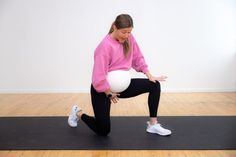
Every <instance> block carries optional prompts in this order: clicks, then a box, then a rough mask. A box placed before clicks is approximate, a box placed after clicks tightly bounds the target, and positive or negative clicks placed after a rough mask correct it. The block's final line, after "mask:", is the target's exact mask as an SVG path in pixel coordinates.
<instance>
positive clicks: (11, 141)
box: [0, 116, 236, 150]
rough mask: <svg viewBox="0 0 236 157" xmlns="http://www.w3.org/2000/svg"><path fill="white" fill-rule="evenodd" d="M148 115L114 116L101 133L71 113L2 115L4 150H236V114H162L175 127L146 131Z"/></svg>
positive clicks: (163, 120)
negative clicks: (72, 122) (73, 121)
mask: <svg viewBox="0 0 236 157" xmlns="http://www.w3.org/2000/svg"><path fill="white" fill-rule="evenodd" d="M147 120H148V117H112V118H111V123H112V128H111V133H110V134H109V135H108V136H107V137H101V136H97V135H96V134H95V133H93V132H92V131H91V130H90V129H89V128H88V127H87V126H86V125H85V124H84V122H83V121H80V122H79V125H78V127H77V128H70V127H69V126H68V125H67V117H1V118H0V150H219V149H220V150H222V149H224V150H235V149H236V116H161V117H159V121H160V122H161V123H163V124H164V126H165V127H167V128H169V129H171V130H172V132H173V133H172V135H171V136H167V137H162V136H159V135H156V134H150V133H147V132H146V131H145V129H146V121H147Z"/></svg>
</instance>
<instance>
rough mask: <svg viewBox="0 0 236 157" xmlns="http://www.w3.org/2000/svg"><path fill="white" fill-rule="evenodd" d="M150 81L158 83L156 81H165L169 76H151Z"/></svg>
mask: <svg viewBox="0 0 236 157" xmlns="http://www.w3.org/2000/svg"><path fill="white" fill-rule="evenodd" d="M148 79H149V80H150V81H152V82H154V83H156V81H165V80H166V79H167V76H164V75H161V76H158V77H156V76H152V75H151V76H150V77H148Z"/></svg>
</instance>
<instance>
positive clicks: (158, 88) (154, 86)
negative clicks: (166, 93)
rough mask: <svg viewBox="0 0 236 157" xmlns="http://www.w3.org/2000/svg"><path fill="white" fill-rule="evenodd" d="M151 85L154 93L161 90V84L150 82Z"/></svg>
mask: <svg viewBox="0 0 236 157" xmlns="http://www.w3.org/2000/svg"><path fill="white" fill-rule="evenodd" d="M151 83H152V89H153V90H155V91H159V92H160V90H161V84H160V82H159V81H156V82H155V83H154V82H151Z"/></svg>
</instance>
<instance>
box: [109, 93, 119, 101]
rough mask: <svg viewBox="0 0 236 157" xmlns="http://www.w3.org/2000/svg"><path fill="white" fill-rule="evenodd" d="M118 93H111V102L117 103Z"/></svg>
mask: <svg viewBox="0 0 236 157" xmlns="http://www.w3.org/2000/svg"><path fill="white" fill-rule="evenodd" d="M119 95H120V94H118V93H112V96H111V98H110V99H111V101H112V102H113V103H117V102H118V100H119V98H118V96H119Z"/></svg>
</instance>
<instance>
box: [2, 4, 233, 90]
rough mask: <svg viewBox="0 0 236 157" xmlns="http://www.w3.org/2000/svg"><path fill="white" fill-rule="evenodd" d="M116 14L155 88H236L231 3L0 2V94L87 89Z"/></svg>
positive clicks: (135, 75)
mask: <svg viewBox="0 0 236 157" xmlns="http://www.w3.org/2000/svg"><path fill="white" fill-rule="evenodd" d="M120 13H129V14H130V15H131V16H132V17H133V19H134V30H133V34H134V36H135V37H136V39H137V41H138V43H139V45H140V47H141V49H142V51H143V53H144V55H145V56H146V61H147V62H148V64H149V67H150V70H151V71H152V73H153V74H155V75H160V74H165V75H167V76H168V77H169V78H168V80H167V81H166V82H165V83H163V84H162V88H163V91H177V92H183V91H184V92H186V91H236V70H235V69H236V68H235V67H236V1H235V0H130V1H126V0H113V1H110V0H100V1H96V0H20V1H18V0H0V92H1V93H6V92H87V91H89V87H90V82H91V71H92V66H93V51H94V49H95V48H96V46H97V44H98V43H99V42H100V41H101V39H102V38H103V37H104V36H105V35H106V33H107V32H108V30H109V27H110V25H111V23H112V22H113V20H114V18H115V17H116V15H118V14H120ZM133 75H134V77H137V76H141V77H143V76H144V75H142V74H138V75H137V74H136V73H134V72H133Z"/></svg>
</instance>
